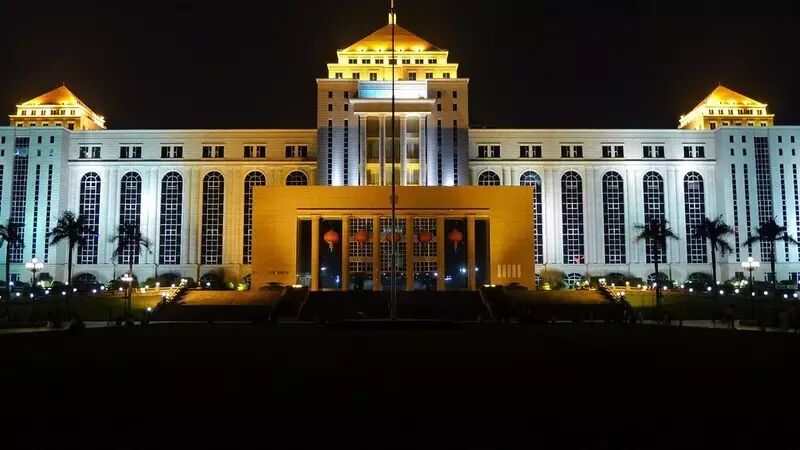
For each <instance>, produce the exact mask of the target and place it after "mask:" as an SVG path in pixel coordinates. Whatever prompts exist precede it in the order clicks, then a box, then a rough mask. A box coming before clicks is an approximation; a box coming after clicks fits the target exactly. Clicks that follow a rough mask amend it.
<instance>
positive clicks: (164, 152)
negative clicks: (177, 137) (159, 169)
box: [161, 145, 169, 158]
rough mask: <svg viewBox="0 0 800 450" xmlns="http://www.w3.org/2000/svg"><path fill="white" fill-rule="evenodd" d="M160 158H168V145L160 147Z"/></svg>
mask: <svg viewBox="0 0 800 450" xmlns="http://www.w3.org/2000/svg"><path fill="white" fill-rule="evenodd" d="M161 157H162V158H169V145H162V146H161Z"/></svg>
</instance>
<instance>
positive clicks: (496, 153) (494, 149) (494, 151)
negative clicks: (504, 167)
mask: <svg viewBox="0 0 800 450" xmlns="http://www.w3.org/2000/svg"><path fill="white" fill-rule="evenodd" d="M499 157H500V146H499V145H493V146H492V158H499Z"/></svg>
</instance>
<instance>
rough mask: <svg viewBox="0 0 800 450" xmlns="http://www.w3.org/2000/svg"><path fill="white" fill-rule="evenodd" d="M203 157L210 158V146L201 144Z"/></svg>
mask: <svg viewBox="0 0 800 450" xmlns="http://www.w3.org/2000/svg"><path fill="white" fill-rule="evenodd" d="M203 158H211V146H210V145H204V146H203Z"/></svg>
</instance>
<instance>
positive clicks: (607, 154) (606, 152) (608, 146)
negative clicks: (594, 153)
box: [603, 145, 611, 158]
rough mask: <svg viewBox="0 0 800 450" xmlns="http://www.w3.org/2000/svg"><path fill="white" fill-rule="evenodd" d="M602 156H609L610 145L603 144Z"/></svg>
mask: <svg viewBox="0 0 800 450" xmlns="http://www.w3.org/2000/svg"><path fill="white" fill-rule="evenodd" d="M603 158H611V146H610V145H604V146H603Z"/></svg>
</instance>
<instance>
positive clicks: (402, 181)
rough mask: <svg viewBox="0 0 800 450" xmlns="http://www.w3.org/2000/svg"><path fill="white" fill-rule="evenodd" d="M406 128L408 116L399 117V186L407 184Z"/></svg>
mask: <svg viewBox="0 0 800 450" xmlns="http://www.w3.org/2000/svg"><path fill="white" fill-rule="evenodd" d="M407 129H408V117H406V116H401V117H400V182H399V183H398V184H399V185H400V186H405V185H406V184H408V176H407V174H406V171H407V169H406V163H407V160H408V149H407V148H406V145H408V140H407V139H406V130H407Z"/></svg>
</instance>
